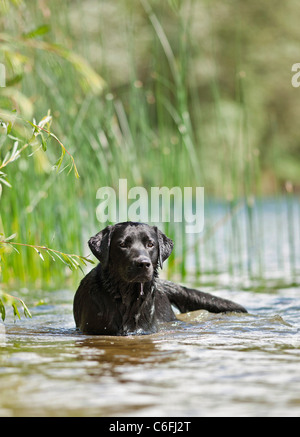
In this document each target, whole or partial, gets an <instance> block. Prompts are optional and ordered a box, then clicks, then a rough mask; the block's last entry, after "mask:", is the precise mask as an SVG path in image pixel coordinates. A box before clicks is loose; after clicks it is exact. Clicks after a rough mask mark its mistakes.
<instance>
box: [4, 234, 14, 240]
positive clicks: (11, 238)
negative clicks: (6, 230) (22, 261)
mask: <svg viewBox="0 0 300 437" xmlns="http://www.w3.org/2000/svg"><path fill="white" fill-rule="evenodd" d="M16 235H17V234H12V235H10V236H9V237H7V238H5V240H4V241H5V242H7V241H10V240H13V239H14V238H15V236H16Z"/></svg>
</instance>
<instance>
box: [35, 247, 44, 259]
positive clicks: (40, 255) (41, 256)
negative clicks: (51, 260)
mask: <svg viewBox="0 0 300 437" xmlns="http://www.w3.org/2000/svg"><path fill="white" fill-rule="evenodd" d="M34 250H35V251H36V252H37V253H38V254H39V257H40V258H41V259H42V260H43V261H45V260H44V257H43V255H42V254H41V252H40V251H39V250H38V249H37V248H36V247H34Z"/></svg>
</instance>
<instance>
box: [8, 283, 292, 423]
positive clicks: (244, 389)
mask: <svg viewBox="0 0 300 437" xmlns="http://www.w3.org/2000/svg"><path fill="white" fill-rule="evenodd" d="M205 291H209V289H208V288H206V289H205ZM215 294H217V295H219V296H221V297H225V298H230V299H233V300H235V301H237V302H239V303H241V304H242V305H244V306H245V307H246V308H247V309H248V311H249V314H228V315H224V314H219V315H214V314H209V313H207V312H205V311H199V312H195V313H190V314H187V315H184V316H181V319H182V320H180V321H178V322H175V323H169V324H165V325H164V326H162V327H161V330H160V332H159V333H157V334H154V335H148V336H129V337H104V336H87V335H82V334H79V333H77V332H76V331H75V329H74V322H73V316H72V298H73V295H72V293H70V292H68V291H58V292H55V293H51V294H49V299H50V300H49V301H47V303H46V304H44V305H40V306H37V307H35V308H31V309H32V313H33V318H32V319H25V318H22V320H20V321H19V320H18V321H16V322H15V323H14V322H13V320H12V317H11V316H9V317H8V318H7V321H6V324H5V330H4V326H3V325H0V387H1V390H0V416H110V417H113V416H140V417H143V416H144V417H145V416H157V417H163V416H185V417H191V416H300V318H299V310H300V289H299V288H291V287H290V288H288V289H279V290H276V291H273V292H272V291H270V290H269V291H268V292H267V293H254V292H251V291H244V290H236V291H228V290H225V289H224V290H218V291H215ZM4 331H5V332H4Z"/></svg>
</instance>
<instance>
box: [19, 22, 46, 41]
mask: <svg viewBox="0 0 300 437" xmlns="http://www.w3.org/2000/svg"><path fill="white" fill-rule="evenodd" d="M50 29H51V28H50V26H48V25H47V24H43V25H42V26H39V27H37V28H36V29H34V30H32V31H31V32H28V33H25V34H23V37H24V38H35V37H37V36H41V35H45V34H46V33H48V32H49V31H50Z"/></svg>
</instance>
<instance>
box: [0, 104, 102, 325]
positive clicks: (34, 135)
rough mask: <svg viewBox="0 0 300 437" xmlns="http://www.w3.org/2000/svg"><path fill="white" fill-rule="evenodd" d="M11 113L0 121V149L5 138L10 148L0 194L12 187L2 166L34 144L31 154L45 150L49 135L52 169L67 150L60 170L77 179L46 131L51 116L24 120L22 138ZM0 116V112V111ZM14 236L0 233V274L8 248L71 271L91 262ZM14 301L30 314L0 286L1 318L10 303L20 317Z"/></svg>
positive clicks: (0, 173)
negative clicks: (26, 131) (26, 133)
mask: <svg viewBox="0 0 300 437" xmlns="http://www.w3.org/2000/svg"><path fill="white" fill-rule="evenodd" d="M2 115H3V116H5V115H6V114H2ZM11 115H12V117H11V118H10V119H8V121H7V122H4V121H0V149H1V147H2V145H3V144H4V143H5V141H6V139H7V138H8V139H10V140H12V141H13V146H12V148H11V150H9V151H8V152H7V153H6V154H5V156H4V158H3V160H2V161H1V160H0V197H1V195H2V185H6V186H7V187H9V188H12V185H11V183H10V181H8V179H7V174H6V173H5V172H3V171H2V170H3V169H4V168H5V167H7V166H8V165H11V164H12V163H14V162H15V161H16V160H17V159H19V158H20V156H21V154H22V153H23V152H24V151H25V150H26V149H27V148H28V147H29V146H34V148H35V149H34V152H33V153H35V152H36V151H37V150H39V149H40V148H42V150H43V151H45V152H46V150H47V142H48V140H49V138H53V139H54V140H55V141H56V142H57V143H58V144H59V145H60V147H61V155H60V157H59V159H58V160H57V161H56V162H55V164H54V165H53V168H55V169H57V171H59V170H60V169H61V166H62V163H63V160H64V157H65V155H66V153H67V155H68V156H69V159H70V161H71V162H70V163H69V164H68V165H67V166H66V167H65V168H64V169H63V170H65V169H66V168H67V167H70V169H69V173H70V172H71V171H72V170H74V175H75V177H76V178H79V173H78V170H77V167H76V164H75V161H74V158H73V156H72V155H71V153H70V152H69V151H68V150H67V149H66V147H65V146H64V145H63V143H62V142H61V141H60V140H59V139H58V138H57V136H56V135H55V134H53V133H52V132H51V130H50V127H51V122H52V117H51V115H50V113H49V112H48V114H47V115H46V116H45V117H43V118H42V120H41V121H40V122H39V123H36V122H35V121H33V122H30V121H25V123H26V124H27V125H29V126H31V128H33V130H32V132H31V136H30V138H29V139H28V140H23V139H20V138H18V137H16V136H14V135H12V127H13V124H14V121H15V120H16V118H19V119H20V117H16V116H15V114H11ZM0 116H1V114H0ZM21 120H22V119H21ZM20 144H21V146H20ZM33 153H32V154H33ZM32 154H30V155H29V156H31V155H32ZM0 219H1V215H0ZM15 237H16V235H15V234H13V235H10V236H9V237H5V235H4V233H0V274H1V261H2V260H3V257H5V256H6V255H7V253H8V252H10V251H11V250H8V249H13V250H14V251H16V252H18V253H19V250H18V249H17V247H29V248H32V249H33V250H35V251H36V252H37V253H38V255H39V256H40V258H41V259H42V260H43V261H44V256H43V254H44V253H45V254H47V255H48V256H50V257H51V259H52V260H53V261H55V260H56V259H59V260H60V261H61V262H62V263H63V264H65V265H66V266H68V267H69V268H70V269H71V270H75V269H78V268H80V269H82V265H86V263H93V261H91V260H89V259H88V258H87V257H84V256H80V255H76V254H67V253H64V252H61V251H59V250H55V249H52V248H49V247H47V246H43V245H32V244H27V243H22V242H16V241H14V238H15ZM17 303H18V304H20V305H21V306H22V307H23V310H24V315H25V316H26V317H31V314H30V312H29V310H28V308H27V306H26V304H25V302H24V301H23V300H22V299H20V298H18V297H16V296H12V295H10V294H8V293H7V292H4V291H3V290H1V288H0V315H1V318H2V320H3V321H4V320H5V317H6V311H5V305H11V306H12V308H13V312H14V316H15V317H16V316H17V317H19V318H20V313H19V311H18V308H17Z"/></svg>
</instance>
